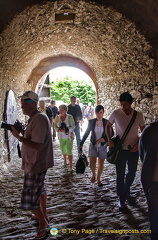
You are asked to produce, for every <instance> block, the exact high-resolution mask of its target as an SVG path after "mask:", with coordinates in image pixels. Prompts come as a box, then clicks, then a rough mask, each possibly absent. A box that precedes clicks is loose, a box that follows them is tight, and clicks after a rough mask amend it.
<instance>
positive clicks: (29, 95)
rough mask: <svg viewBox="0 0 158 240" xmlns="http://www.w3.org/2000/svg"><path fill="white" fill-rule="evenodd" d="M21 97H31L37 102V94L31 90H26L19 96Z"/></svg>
mask: <svg viewBox="0 0 158 240" xmlns="http://www.w3.org/2000/svg"><path fill="white" fill-rule="evenodd" d="M19 97H20V98H21V99H31V100H33V101H34V102H38V100H39V99H38V95H37V93H35V92H33V91H26V92H25V93H24V94H23V95H22V96H19Z"/></svg>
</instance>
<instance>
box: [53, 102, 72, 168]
mask: <svg viewBox="0 0 158 240" xmlns="http://www.w3.org/2000/svg"><path fill="white" fill-rule="evenodd" d="M67 110H68V109H67V106H66V105H65V104H62V105H60V106H59V113H60V114H59V115H56V117H55V122H54V127H55V131H56V132H58V139H59V142H60V149H61V152H62V154H63V157H64V164H66V158H67V156H68V159H69V164H70V171H72V158H73V155H72V147H73V140H74V132H73V130H74V129H75V122H74V119H73V117H72V115H70V114H67Z"/></svg>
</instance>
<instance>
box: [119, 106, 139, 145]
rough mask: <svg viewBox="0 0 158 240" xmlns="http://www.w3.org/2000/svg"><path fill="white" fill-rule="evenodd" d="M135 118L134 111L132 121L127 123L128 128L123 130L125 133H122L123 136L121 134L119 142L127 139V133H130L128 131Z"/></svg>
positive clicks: (135, 113) (135, 112)
mask: <svg viewBox="0 0 158 240" xmlns="http://www.w3.org/2000/svg"><path fill="white" fill-rule="evenodd" d="M136 116H137V111H136V110H134V113H133V116H132V119H131V121H130V122H129V124H128V126H127V128H126V130H125V132H124V134H123V136H122V138H121V142H122V143H123V142H124V140H125V138H126V137H127V134H128V133H129V131H130V129H131V127H132V125H133V123H134V121H135V119H136Z"/></svg>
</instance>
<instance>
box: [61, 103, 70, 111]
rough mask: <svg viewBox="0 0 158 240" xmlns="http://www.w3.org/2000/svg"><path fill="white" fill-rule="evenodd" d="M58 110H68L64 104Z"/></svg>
mask: <svg viewBox="0 0 158 240" xmlns="http://www.w3.org/2000/svg"><path fill="white" fill-rule="evenodd" d="M59 110H65V111H66V112H67V111H68V108H67V106H66V105H65V104H62V105H60V106H59Z"/></svg>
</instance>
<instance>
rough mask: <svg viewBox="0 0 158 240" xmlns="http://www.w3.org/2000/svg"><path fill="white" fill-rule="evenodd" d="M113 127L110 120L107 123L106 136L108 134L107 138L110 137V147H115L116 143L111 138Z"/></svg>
mask: <svg viewBox="0 0 158 240" xmlns="http://www.w3.org/2000/svg"><path fill="white" fill-rule="evenodd" d="M111 127H112V124H111V123H110V122H109V121H108V122H107V124H106V136H107V139H108V145H109V148H112V147H114V143H113V141H112V140H111Z"/></svg>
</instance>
